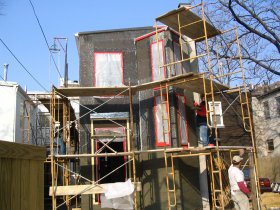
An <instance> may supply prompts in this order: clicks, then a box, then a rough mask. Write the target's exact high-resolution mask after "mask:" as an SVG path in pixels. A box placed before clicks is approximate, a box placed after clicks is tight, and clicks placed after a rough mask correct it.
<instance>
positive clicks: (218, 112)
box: [208, 101, 224, 128]
mask: <svg viewBox="0 0 280 210" xmlns="http://www.w3.org/2000/svg"><path fill="white" fill-rule="evenodd" d="M208 104H209V110H210V123H211V126H213V127H214V120H215V118H214V109H213V103H212V101H209V102H208ZM214 107H215V116H216V126H217V127H218V128H219V127H220V128H223V127H224V120H223V112H222V103H221V102H220V101H215V102H214Z"/></svg>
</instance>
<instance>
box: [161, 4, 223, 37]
mask: <svg viewBox="0 0 280 210" xmlns="http://www.w3.org/2000/svg"><path fill="white" fill-rule="evenodd" d="M178 19H180V22H178ZM156 21H159V22H161V23H163V24H165V25H167V26H169V27H171V28H173V29H174V30H176V31H178V32H180V31H181V34H183V35H186V36H187V37H189V38H191V39H194V40H196V41H197V42H199V41H203V40H204V39H205V38H204V36H205V32H204V24H203V19H202V18H201V17H199V16H198V15H196V14H195V13H193V12H192V11H191V10H190V9H188V8H187V7H180V8H178V9H175V10H172V11H170V12H168V13H166V14H164V15H161V16H159V17H157V18H156ZM205 23H206V31H207V37H208V38H211V37H213V36H216V35H218V34H221V31H219V30H218V29H216V28H215V27H214V26H213V25H211V24H210V23H208V22H207V21H205ZM179 26H180V27H181V28H180V27H179Z"/></svg>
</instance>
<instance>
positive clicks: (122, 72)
mask: <svg viewBox="0 0 280 210" xmlns="http://www.w3.org/2000/svg"><path fill="white" fill-rule="evenodd" d="M97 54H120V55H121V77H122V78H121V79H122V85H124V68H123V52H94V53H93V58H94V67H93V73H94V78H93V87H96V55H97Z"/></svg>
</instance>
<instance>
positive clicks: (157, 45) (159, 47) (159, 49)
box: [150, 40, 166, 81]
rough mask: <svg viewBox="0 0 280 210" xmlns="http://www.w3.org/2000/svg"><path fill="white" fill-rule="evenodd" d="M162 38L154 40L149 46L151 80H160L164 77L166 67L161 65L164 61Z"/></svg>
mask: <svg viewBox="0 0 280 210" xmlns="http://www.w3.org/2000/svg"><path fill="white" fill-rule="evenodd" d="M163 49H164V46H163V40H160V41H158V42H154V43H152V44H151V46H150V50H151V65H152V81H157V80H162V79H165V78H166V68H165V67H163V65H164V63H165V61H164V51H163Z"/></svg>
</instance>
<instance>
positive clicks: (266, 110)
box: [263, 101, 270, 119]
mask: <svg viewBox="0 0 280 210" xmlns="http://www.w3.org/2000/svg"><path fill="white" fill-rule="evenodd" d="M263 109H264V118H265V119H269V118H270V111H269V103H268V101H265V102H263Z"/></svg>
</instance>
